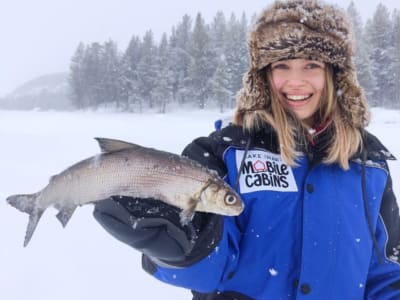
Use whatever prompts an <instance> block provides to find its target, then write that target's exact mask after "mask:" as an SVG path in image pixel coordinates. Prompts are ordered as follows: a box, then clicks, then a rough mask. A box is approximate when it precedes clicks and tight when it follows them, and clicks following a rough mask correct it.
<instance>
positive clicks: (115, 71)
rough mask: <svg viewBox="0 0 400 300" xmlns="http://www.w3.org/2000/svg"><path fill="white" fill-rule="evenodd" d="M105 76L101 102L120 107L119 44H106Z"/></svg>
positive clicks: (108, 42) (103, 63) (103, 60)
mask: <svg viewBox="0 0 400 300" xmlns="http://www.w3.org/2000/svg"><path fill="white" fill-rule="evenodd" d="M101 60H102V62H101V63H102V65H103V74H102V80H101V94H100V99H99V100H100V101H101V102H102V103H110V104H113V105H116V107H120V90H121V86H120V84H121V72H120V71H121V68H120V55H119V53H118V47H117V44H116V43H115V42H114V41H112V40H109V41H107V42H105V43H104V46H103V54H102V59H101Z"/></svg>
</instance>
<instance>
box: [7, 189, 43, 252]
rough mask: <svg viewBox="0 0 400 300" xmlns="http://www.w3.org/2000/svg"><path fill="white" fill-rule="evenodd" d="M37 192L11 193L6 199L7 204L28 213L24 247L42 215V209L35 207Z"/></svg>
mask: <svg viewBox="0 0 400 300" xmlns="http://www.w3.org/2000/svg"><path fill="white" fill-rule="evenodd" d="M39 195H40V192H39V193H35V194H29V195H13V196H10V197H8V198H7V199H6V201H7V202H8V204H10V205H11V206H13V207H15V208H16V209H18V210H19V211H21V212H24V213H27V214H29V223H28V227H27V228H26V234H25V240H24V247H26V246H27V245H28V243H29V241H30V240H31V238H32V235H33V232H34V231H35V229H36V226H37V224H38V222H39V220H40V217H41V216H42V214H43V212H44V210H42V209H38V208H37V207H36V202H37V200H36V199H37V198H38V197H39Z"/></svg>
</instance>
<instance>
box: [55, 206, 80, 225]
mask: <svg viewBox="0 0 400 300" xmlns="http://www.w3.org/2000/svg"><path fill="white" fill-rule="evenodd" d="M75 209H76V206H65V207H62V208H60V211H59V212H58V214H57V215H56V217H57V219H58V220H59V221H60V223H61V224H62V226H63V227H65V226H67V223H68V221H69V219H71V217H72V215H73V214H74V211H75Z"/></svg>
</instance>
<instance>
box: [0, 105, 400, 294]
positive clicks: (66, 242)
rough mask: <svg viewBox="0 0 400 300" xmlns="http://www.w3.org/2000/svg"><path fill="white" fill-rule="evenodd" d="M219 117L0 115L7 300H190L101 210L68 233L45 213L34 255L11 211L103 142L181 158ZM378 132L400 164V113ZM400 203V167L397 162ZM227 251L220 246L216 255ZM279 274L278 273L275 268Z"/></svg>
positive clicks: (378, 116) (77, 217)
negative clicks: (111, 227) (108, 226)
mask: <svg viewBox="0 0 400 300" xmlns="http://www.w3.org/2000/svg"><path fill="white" fill-rule="evenodd" d="M225 117H226V114H225V115H221V114H219V113H218V112H215V111H202V112H187V111H181V112H175V113H171V114H167V115H159V114H150V113H148V114H141V115H139V114H122V113H119V114H118V113H110V112H97V113H94V112H73V113H72V112H69V113H67V112H37V111H36V112H14V111H0V139H1V141H2V143H1V145H2V147H1V155H0V166H1V175H0V179H1V189H0V199H2V201H0V236H1V243H0V298H1V299H7V300H25V299H31V300H53V299H57V300H70V299H74V300H84V299H85V300H86V299H97V300H103V299H104V300H109V299H119V300H124V299H161V298H162V299H164V300H176V299H190V298H191V296H190V292H189V291H186V290H184V289H181V288H177V287H173V286H169V285H166V284H163V283H161V282H158V281H157V280H155V279H153V278H152V277H151V276H150V275H148V274H147V273H145V272H144V271H143V270H142V269H141V263H140V254H139V253H138V252H136V251H135V250H133V249H131V248H130V247H128V246H126V245H124V244H122V243H120V242H118V241H117V240H116V239H114V238H113V237H111V236H110V235H109V234H108V233H106V232H105V231H104V230H103V229H102V228H101V227H100V225H99V224H98V223H97V222H96V221H95V220H94V218H93V217H92V215H91V213H92V210H93V207H92V206H91V205H87V206H83V207H81V208H78V209H77V210H76V212H75V214H74V215H73V216H72V218H71V220H70V222H69V224H68V225H67V227H66V228H65V229H63V228H62V226H61V225H60V224H59V222H58V220H57V219H56V218H55V216H54V215H55V213H56V211H55V210H54V209H49V210H48V211H46V212H45V214H44V215H43V217H42V219H41V220H40V222H39V225H38V227H37V229H36V231H35V233H34V235H33V238H32V240H31V242H30V244H29V245H28V247H26V248H23V246H22V244H23V239H24V235H25V230H26V225H27V222H28V217H27V215H26V214H23V213H21V212H19V211H17V210H16V209H14V208H13V207H11V206H9V205H7V204H6V202H5V201H4V200H5V198H6V197H7V196H9V195H11V194H16V193H33V192H36V191H38V190H39V189H41V188H42V187H44V185H45V184H47V182H48V179H49V177H50V176H51V175H54V174H56V173H59V172H60V171H61V170H63V169H65V168H66V167H68V166H69V165H71V164H73V163H75V162H77V161H78V160H81V159H83V158H86V157H89V156H93V155H95V154H97V153H99V152H100V149H99V148H98V145H97V142H96V141H95V140H94V139H93V138H94V137H108V138H116V139H121V140H126V141H130V142H134V143H138V144H142V145H144V146H148V147H154V148H158V149H162V150H166V151H170V152H175V153H179V152H181V150H182V149H183V147H184V146H185V145H186V144H187V143H189V142H190V141H191V140H192V139H193V138H195V137H197V136H200V135H207V134H208V133H210V132H211V131H212V130H213V124H214V121H215V120H216V119H217V118H225ZM369 129H370V130H371V131H372V132H373V133H375V134H376V135H378V136H379V138H380V139H381V141H382V142H383V143H384V144H385V145H386V146H387V147H388V149H389V150H390V151H391V152H392V153H393V154H394V155H395V156H397V157H400V139H399V138H396V137H398V136H399V134H398V132H399V130H400V112H399V111H390V110H384V109H374V110H373V118H372V122H371V125H370V127H369ZM390 167H391V172H392V176H393V179H394V180H393V182H394V190H395V193H396V194H397V195H400V193H399V192H400V190H399V188H400V180H399V179H400V166H399V163H398V162H390ZM215 251H218V248H217V249H215ZM269 271H270V273H271V275H274V274H275V272H277V271H276V270H274V269H273V268H271V269H270V270H269Z"/></svg>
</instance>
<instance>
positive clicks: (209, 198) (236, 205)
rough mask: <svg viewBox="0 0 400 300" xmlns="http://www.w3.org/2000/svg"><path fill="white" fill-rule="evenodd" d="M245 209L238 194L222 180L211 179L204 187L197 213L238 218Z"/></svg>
mask: <svg viewBox="0 0 400 300" xmlns="http://www.w3.org/2000/svg"><path fill="white" fill-rule="evenodd" d="M243 209H244V204H243V201H242V199H241V198H240V196H239V195H238V193H236V192H235V190H233V189H232V187H230V186H229V185H228V184H227V183H226V182H225V181H223V180H222V179H220V178H217V179H210V180H209V181H208V182H207V183H206V184H205V185H204V187H203V189H202V192H201V194H200V201H199V203H198V204H197V206H196V210H197V211H203V212H209V213H215V214H219V215H226V216H237V215H239V214H240V213H241V212H242V211H243Z"/></svg>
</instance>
